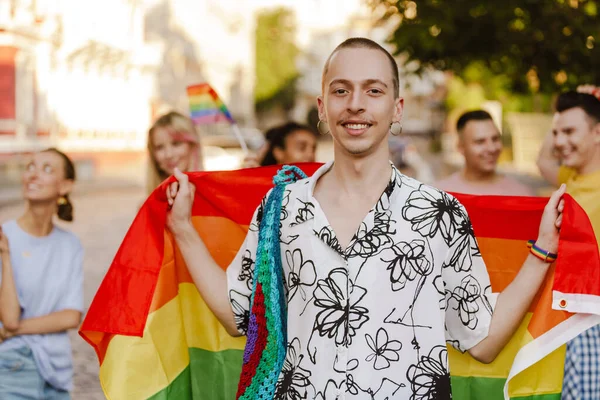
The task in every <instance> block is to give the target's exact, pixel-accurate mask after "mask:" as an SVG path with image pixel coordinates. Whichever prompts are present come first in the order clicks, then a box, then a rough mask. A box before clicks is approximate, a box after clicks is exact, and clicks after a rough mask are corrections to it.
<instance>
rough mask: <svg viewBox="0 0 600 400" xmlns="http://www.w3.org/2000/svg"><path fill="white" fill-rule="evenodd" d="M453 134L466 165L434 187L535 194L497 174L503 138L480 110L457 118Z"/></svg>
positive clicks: (488, 116)
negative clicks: (455, 134)
mask: <svg viewBox="0 0 600 400" xmlns="http://www.w3.org/2000/svg"><path fill="white" fill-rule="evenodd" d="M456 131H457V132H458V150H459V151H460V152H461V153H462V155H463V156H464V158H465V166H464V168H463V169H462V171H459V172H456V173H455V174H453V175H450V176H449V177H447V178H445V179H443V180H441V181H438V182H437V183H435V184H434V185H433V186H435V187H437V188H438V189H442V190H445V191H449V192H457V193H469V194H502V195H506V196H534V195H535V193H534V192H533V190H531V189H530V188H529V187H527V186H525V185H523V184H522V183H520V182H518V181H517V180H515V179H512V178H509V177H507V176H505V175H502V174H499V173H498V171H497V167H498V157H500V153H501V152H502V136H501V135H500V131H499V130H498V128H497V127H496V124H494V121H493V120H492V116H491V115H490V114H488V113H487V112H486V111H483V110H475V111H469V112H466V113H464V114H463V115H461V116H460V118H459V119H458V122H457V123H456Z"/></svg>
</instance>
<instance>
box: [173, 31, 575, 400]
mask: <svg viewBox="0 0 600 400" xmlns="http://www.w3.org/2000/svg"><path fill="white" fill-rule="evenodd" d="M322 89H323V93H322V95H321V96H319V98H318V106H319V117H320V119H321V122H320V123H319V128H320V130H321V131H322V132H323V133H327V132H329V133H330V134H331V135H332V136H333V140H334V157H335V158H334V160H335V162H334V163H333V162H330V163H328V164H326V165H324V166H323V167H321V168H320V169H319V170H318V171H317V172H316V173H315V174H314V175H313V176H312V177H311V178H308V179H305V180H301V181H299V182H296V183H294V184H291V185H288V186H287V188H286V194H285V196H284V200H283V205H284V206H285V209H284V210H283V211H282V213H281V221H280V222H281V224H280V226H281V228H280V249H281V259H282V264H283V265H282V267H283V278H284V280H285V283H286V286H287V303H288V304H287V313H288V315H287V337H288V346H287V356H286V362H285V364H284V367H283V370H282V371H281V374H280V379H279V382H277V390H276V392H275V394H274V398H277V399H279V398H291V397H292V395H294V396H296V393H297V394H298V395H297V397H298V398H300V397H301V398H311V399H313V398H318V399H328V400H329V399H345V398H353V399H365V398H368V399H372V398H373V396H377V397H376V398H390V399H391V398H394V399H409V398H436V399H449V398H450V396H451V394H450V376H449V371H448V365H447V351H446V341H449V342H450V343H452V344H453V345H454V346H456V347H458V348H460V349H462V350H468V351H469V352H470V353H471V354H472V355H473V356H474V357H475V358H477V359H479V360H481V361H483V362H490V361H492V360H493V359H494V358H495V357H496V355H497V354H498V353H499V352H500V350H501V349H502V348H503V346H504V345H505V343H506V342H507V341H508V340H509V339H510V337H511V336H512V334H513V332H514V331H515V329H516V328H517V327H518V325H519V323H520V322H521V319H522V318H523V316H524V314H525V312H526V310H527V308H528V306H529V304H530V303H531V301H532V299H533V297H534V296H535V294H536V292H537V290H538V288H539V286H540V285H541V283H542V281H543V280H544V277H545V275H546V272H547V271H548V267H549V264H547V263H545V262H543V261H541V260H540V259H538V258H536V257H534V256H533V255H530V256H529V257H528V258H527V260H526V261H525V263H524V265H523V267H522V268H521V270H520V272H519V274H518V276H517V277H516V279H515V280H514V282H512V283H511V284H510V285H509V286H508V287H507V288H506V289H505V290H504V292H502V293H501V294H500V295H499V297H498V299H497V302H496V301H494V300H495V299H494V298H492V296H491V293H490V292H489V290H490V284H489V277H488V274H487V270H486V268H485V265H484V263H483V260H482V258H481V256H480V254H479V251H478V246H477V242H476V241H475V238H474V236H473V233H472V229H471V228H470V222H469V219H468V216H467V215H466V213H465V210H464V208H463V207H462V205H461V204H459V203H458V201H456V199H454V198H453V197H451V196H449V195H447V194H445V193H444V192H442V191H439V190H437V189H434V188H431V187H428V186H425V185H422V184H421V183H419V182H418V181H416V180H414V179H411V178H408V177H406V176H403V175H402V174H400V173H399V172H398V171H397V170H396V169H395V168H394V167H393V166H392V165H391V164H390V162H389V161H388V155H389V149H388V140H387V135H388V134H389V132H390V130H392V131H393V132H398V131H399V130H400V125H399V124H400V122H401V119H402V110H403V100H402V98H400V97H399V93H398V68H397V65H396V63H395V61H394V59H393V58H392V56H391V55H390V54H389V53H388V52H387V51H385V50H384V49H383V48H382V47H381V46H379V45H378V44H376V43H375V42H373V41H371V40H368V39H362V38H355V39H348V40H346V41H345V42H343V43H342V44H341V45H339V46H338V47H337V48H336V49H335V50H334V52H333V53H332V54H331V56H330V57H329V59H328V61H327V63H326V64H325V68H324V70H323V82H322ZM176 178H177V179H178V181H179V182H178V183H174V184H173V185H172V186H171V187H170V188H169V189H168V190H167V198H168V201H169V204H171V205H172V209H171V212H170V214H169V216H168V221H167V223H168V226H169V228H170V229H171V231H172V232H173V234H174V237H175V240H176V241H177V245H178V246H179V249H180V250H181V252H182V255H183V257H184V259H185V261H186V263H187V265H188V268H189V270H190V274H191V276H192V278H193V279H194V282H195V284H196V286H197V287H198V290H199V291H200V293H201V295H202V297H203V298H204V299H205V301H206V302H207V303H208V305H209V307H210V308H211V309H212V310H213V312H214V314H215V315H216V316H217V317H218V318H219V320H220V321H221V322H222V323H223V325H224V326H225V327H226V328H227V330H228V332H230V333H231V334H232V335H240V334H244V333H245V330H246V328H247V326H248V313H249V311H248V310H249V303H250V295H251V289H250V288H251V287H252V271H253V269H254V261H255V254H256V247H257V241H258V235H257V227H258V226H259V224H260V219H261V216H262V214H263V213H262V210H261V207H259V208H258V210H257V212H256V213H255V215H254V217H253V221H252V224H251V226H250V230H249V232H248V235H247V237H246V240H245V242H244V244H243V245H242V248H241V249H240V251H239V253H238V255H237V256H236V258H235V260H234V261H233V263H232V264H231V265H230V266H229V268H228V269H227V273H225V272H223V271H222V270H221V269H220V268H219V267H218V266H217V265H216V264H215V263H214V261H212V258H211V257H210V255H209V254H208V252H207V250H206V247H205V246H204V244H203V243H202V241H201V239H200V238H199V237H198V234H197V233H196V231H195V230H194V228H193V226H192V224H191V222H190V208H191V201H192V198H193V190H192V188H190V185H189V183H188V180H187V176H186V175H184V174H181V173H179V172H177V173H176ZM562 190H563V189H562V188H561V189H560V190H558V191H557V192H555V194H554V195H553V196H552V198H551V200H550V201H549V203H548V206H547V207H546V210H545V212H544V215H543V217H542V222H541V224H540V230H539V236H538V240H537V243H538V246H540V247H542V248H544V249H545V250H548V251H551V252H556V250H557V244H558V231H557V227H558V226H560V221H561V216H560V215H561V212H562V207H563V206H562V202H561V200H560V199H561V196H562V193H563V191H562ZM523 245H524V246H525V244H523ZM494 305H495V307H494Z"/></svg>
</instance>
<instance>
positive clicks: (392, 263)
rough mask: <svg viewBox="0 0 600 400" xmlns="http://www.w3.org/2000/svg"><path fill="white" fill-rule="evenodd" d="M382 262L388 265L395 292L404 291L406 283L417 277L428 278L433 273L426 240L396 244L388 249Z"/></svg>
mask: <svg viewBox="0 0 600 400" xmlns="http://www.w3.org/2000/svg"><path fill="white" fill-rule="evenodd" d="M381 261H384V262H385V263H387V270H388V271H390V282H391V284H392V290H393V291H398V290H401V289H404V286H405V285H406V282H408V281H413V280H414V279H415V278H416V277H417V276H428V275H429V274H431V272H432V271H433V257H432V255H431V250H430V249H429V246H428V244H427V243H426V242H425V241H424V240H413V241H412V242H410V243H407V242H399V243H396V244H395V245H393V246H392V247H391V248H389V249H386V251H385V252H384V254H382V257H381Z"/></svg>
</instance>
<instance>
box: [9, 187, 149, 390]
mask: <svg viewBox="0 0 600 400" xmlns="http://www.w3.org/2000/svg"><path fill="white" fill-rule="evenodd" d="M144 198H145V193H144V191H143V189H141V188H129V189H125V188H120V189H115V190H103V191H94V192H91V193H86V194H80V195H75V196H73V204H74V209H75V221H74V222H73V223H70V224H61V225H62V226H64V227H66V228H67V229H69V230H71V231H72V232H74V233H75V234H76V235H77V236H78V237H79V239H80V240H81V242H82V244H83V247H84V248H85V259H84V299H85V307H86V309H87V307H88V306H89V304H90V302H91V301H92V298H93V297H94V294H95V293H96V290H97V289H98V286H99V285H100V282H102V278H103V277H104V275H105V274H106V271H107V270H108V267H109V266H110V263H111V262H112V259H113V257H114V255H115V253H116V252H117V249H118V248H119V245H120V244H121V241H122V240H123V237H124V236H125V233H126V232H127V229H129V226H130V225H131V222H132V221H133V218H134V217H135V215H136V213H137V210H138V208H139V207H140V206H141V204H142V202H143V200H144ZM21 212H22V206H21V205H12V206H5V207H2V208H0V222H4V221H6V220H8V219H11V218H16V217H18V216H19V215H20V214H21ZM70 336H71V344H72V346H73V359H74V365H75V389H74V391H73V392H72V398H73V400H102V399H104V398H105V397H104V395H103V393H102V389H101V388H100V382H99V380H98V358H97V357H96V353H95V352H94V350H93V349H92V347H91V346H90V345H89V344H87V343H86V342H85V341H84V340H83V339H82V338H81V337H80V336H79V335H78V334H77V332H75V331H72V332H70Z"/></svg>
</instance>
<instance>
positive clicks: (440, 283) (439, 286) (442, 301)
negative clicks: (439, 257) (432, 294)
mask: <svg viewBox="0 0 600 400" xmlns="http://www.w3.org/2000/svg"><path fill="white" fill-rule="evenodd" d="M433 286H434V287H435V290H436V291H437V292H438V294H439V295H440V297H439V305H440V310H445V309H446V284H445V283H444V278H442V276H441V275H438V276H436V277H435V278H434V279H433Z"/></svg>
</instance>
